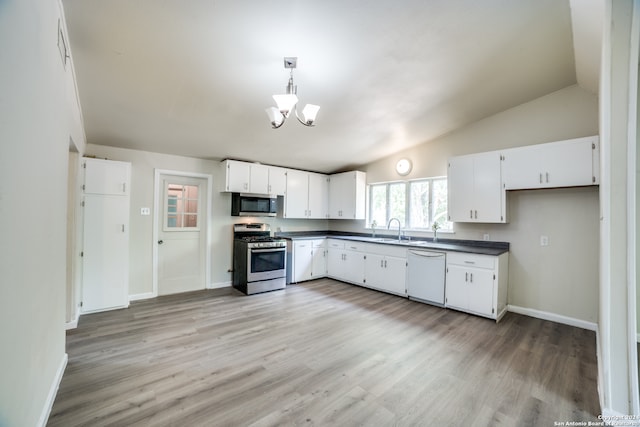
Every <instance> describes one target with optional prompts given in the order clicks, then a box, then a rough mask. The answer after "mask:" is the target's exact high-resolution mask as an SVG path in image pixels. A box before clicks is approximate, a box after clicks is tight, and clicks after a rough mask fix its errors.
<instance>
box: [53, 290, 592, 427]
mask: <svg viewBox="0 0 640 427" xmlns="http://www.w3.org/2000/svg"><path fill="white" fill-rule="evenodd" d="M67 351H68V354H69V363H68V366H67V370H66V372H65V374H64V377H63V379H62V384H61V386H60V390H59V391H58V394H57V397H56V401H55V404H54V406H53V410H52V413H51V417H50V419H49V423H48V425H49V426H79V425H86V426H102V425H113V426H130V425H141V426H165V425H167V426H171V425H175V426H200V425H202V426H284V425H300V426H333V425H335V426H357V425H359V426H497V425H505V426H553V425H554V421H565V422H566V421H587V420H592V421H597V418H596V417H597V415H598V414H599V413H600V408H599V403H598V397H597V391H596V377H597V367H596V348H595V334H594V333H593V332H590V331H586V330H582V329H578V328H573V327H570V326H566V325H561V324H557V323H552V322H548V321H543V320H539V319H534V318H529V317H526V316H521V315H517V314H513V313H508V314H507V315H506V316H505V318H504V319H503V320H502V321H501V322H500V323H498V324H496V323H495V322H493V321H491V320H488V319H483V318H480V317H476V316H471V315H467V314H464V313H459V312H456V311H451V310H445V309H441V308H437V307H432V306H429V305H426V304H421V303H417V302H413V301H409V300H407V299H403V298H399V297H395V296H391V295H387V294H384V293H379V292H375V291H371V290H368V289H364V288H360V287H357V286H352V285H348V284H344V283H340V282H336V281H333V280H329V279H322V280H317V281H313V282H306V283H302V284H298V285H292V286H289V287H288V288H287V289H286V290H284V291H275V292H270V293H265V294H259V295H253V296H249V297H247V296H244V295H241V294H240V293H238V292H237V291H235V290H232V289H221V290H213V291H200V292H193V293H188V294H181V295H172V296H165V297H159V298H155V299H153V300H146V301H139V302H135V303H132V304H131V307H130V308H128V309H124V310H118V311H112V312H106V313H98V314H92V315H85V316H82V317H81V318H80V322H79V325H78V328H77V329H74V330H71V331H68V333H67Z"/></svg>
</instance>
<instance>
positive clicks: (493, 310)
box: [445, 252, 509, 320]
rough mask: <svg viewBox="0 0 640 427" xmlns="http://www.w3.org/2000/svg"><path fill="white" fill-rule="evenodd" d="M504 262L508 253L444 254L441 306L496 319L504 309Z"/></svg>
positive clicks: (506, 264)
mask: <svg viewBox="0 0 640 427" xmlns="http://www.w3.org/2000/svg"><path fill="white" fill-rule="evenodd" d="M508 263H509V258H508V253H504V254H502V255H500V256H490V255H478V254H468V253H459V252H450V253H448V254H447V275H446V292H445V307H448V308H453V309H456V310H461V311H466V312H469V313H473V314H477V315H480V316H484V317H489V318H491V319H496V320H499V319H500V318H501V317H502V316H503V315H504V313H505V312H506V309H507V279H508V277H507V276H508Z"/></svg>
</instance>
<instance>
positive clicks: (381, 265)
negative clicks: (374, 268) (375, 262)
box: [380, 260, 384, 268]
mask: <svg viewBox="0 0 640 427" xmlns="http://www.w3.org/2000/svg"><path fill="white" fill-rule="evenodd" d="M382 267H384V266H383V264H382V260H380V268H382Z"/></svg>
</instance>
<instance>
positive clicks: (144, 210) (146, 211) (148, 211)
mask: <svg viewBox="0 0 640 427" xmlns="http://www.w3.org/2000/svg"><path fill="white" fill-rule="evenodd" d="M140 215H151V208H140Z"/></svg>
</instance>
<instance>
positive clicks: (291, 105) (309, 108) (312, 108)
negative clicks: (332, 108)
mask: <svg viewBox="0 0 640 427" xmlns="http://www.w3.org/2000/svg"><path fill="white" fill-rule="evenodd" d="M297 63H298V58H297V57H285V58H284V68H285V69H289V70H290V73H289V83H288V84H287V87H286V89H285V93H284V94H282V95H273V99H274V100H275V101H276V104H277V105H278V108H276V107H269V108H267V109H266V110H265V111H266V112H267V115H268V116H269V121H270V122H271V126H272V127H273V129H278V128H279V127H280V126H282V125H283V124H284V122H285V121H286V120H287V119H288V118H289V114H291V111H292V110H293V112H294V113H295V115H296V118H297V119H298V121H299V122H300V123H302V124H303V125H305V126H314V123H315V121H316V115H317V114H318V110H320V107H319V106H318V105H313V104H307V105H305V106H304V108H303V109H302V118H300V116H299V115H298V109H297V108H296V106H297V104H298V95H297V93H298V86H296V85H294V84H293V69H294V68H296V65H297Z"/></svg>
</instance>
